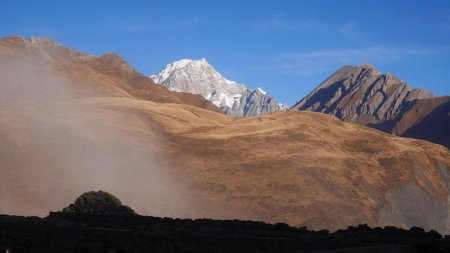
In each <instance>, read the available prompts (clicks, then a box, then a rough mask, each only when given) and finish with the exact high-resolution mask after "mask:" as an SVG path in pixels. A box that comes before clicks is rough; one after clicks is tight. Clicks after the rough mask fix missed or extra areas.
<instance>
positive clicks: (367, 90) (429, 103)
mask: <svg viewBox="0 0 450 253" xmlns="http://www.w3.org/2000/svg"><path fill="white" fill-rule="evenodd" d="M448 100H449V99H448V97H441V98H438V97H434V96H433V94H431V93H430V92H428V91H427V90H424V89H413V88H411V87H410V86H409V84H407V83H405V82H403V81H402V80H400V79H399V78H397V77H395V76H393V75H391V74H381V73H380V72H378V71H377V70H376V69H375V68H374V66H372V65H370V64H364V65H361V66H358V67H355V66H345V67H343V68H341V69H340V70H338V71H337V72H336V73H334V74H333V75H331V76H330V77H329V78H328V79H326V80H325V81H324V82H323V83H322V84H320V85H319V86H318V87H317V88H316V89H314V91H312V92H311V93H310V94H309V95H308V96H306V97H305V98H304V99H302V100H300V101H299V102H298V103H297V104H296V105H294V106H293V107H292V108H291V110H307V111H315V112H322V113H327V114H331V115H334V116H336V117H338V118H340V119H342V120H344V121H348V122H353V123H357V124H360V125H365V126H369V127H373V128H376V129H379V130H382V131H385V132H387V133H393V134H397V135H400V136H407V137H414V138H418V139H423V140H429V141H432V142H435V143H439V144H443V145H445V146H447V147H450V146H449V141H447V140H446V139H448V137H446V138H444V135H445V134H446V131H443V130H438V131H433V130H432V129H431V128H429V127H432V126H433V128H436V127H438V126H439V127H438V128H442V127H444V128H445V127H446V126H448V123H446V122H448V121H449V120H448V113H449V112H450V111H449V110H448V108H447V107H440V106H441V105H442V104H443V103H445V102H446V101H448ZM438 107H440V108H441V109H439V110H438ZM445 108H447V109H445ZM436 110H437V111H436ZM434 111H436V112H439V115H441V116H440V117H436V116H431V115H430V114H432V113H436V112H434ZM446 115H447V116H446ZM425 118H426V122H428V123H424V122H422V121H423V120H425ZM431 119H434V120H435V121H434V122H433V123H430V120H431ZM420 122H422V123H420ZM418 124H419V126H416V125H418ZM423 124H427V125H428V126H429V127H427V128H425V127H420V125H423ZM440 126H442V127H440ZM413 127H414V129H415V130H412V129H411V130H409V129H410V128H413ZM447 129H448V128H447ZM443 138H444V139H443Z"/></svg>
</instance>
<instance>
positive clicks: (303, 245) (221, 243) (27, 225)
mask: <svg viewBox="0 0 450 253" xmlns="http://www.w3.org/2000/svg"><path fill="white" fill-rule="evenodd" d="M0 252H1V253H3V252H8V253H16V252H17V253H18V252H222V253H224V252H369V253H370V252H450V238H447V237H444V238H443V237H442V236H441V235H440V234H439V233H437V232H435V231H430V232H425V231H424V230H423V229H421V228H411V229H410V230H404V229H400V228H396V227H385V228H370V227H368V226H366V225H360V226H358V227H348V228H347V229H345V230H338V231H336V232H334V233H329V232H328V231H326V230H322V231H309V230H307V229H306V228H294V227H290V226H288V225H286V224H275V225H273V224H266V223H263V222H255V221H240V220H209V219H198V220H191V219H171V218H157V217H150V216H141V215H138V214H136V213H134V211H133V210H132V209H131V208H129V207H127V206H124V205H122V204H121V203H120V201H119V200H118V199H117V198H115V197H114V196H113V195H111V194H109V193H106V192H102V191H100V192H89V193H85V194H83V195H82V196H80V197H79V198H78V199H77V200H76V201H75V203H74V204H71V205H70V206H68V207H66V208H64V209H63V211H62V212H51V213H50V214H49V216H47V217H45V218H39V217H19V216H7V215H0Z"/></svg>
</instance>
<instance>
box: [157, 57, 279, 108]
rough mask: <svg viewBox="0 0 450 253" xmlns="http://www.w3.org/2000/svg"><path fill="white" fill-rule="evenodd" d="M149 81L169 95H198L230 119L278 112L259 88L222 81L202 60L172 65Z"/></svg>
mask: <svg viewBox="0 0 450 253" xmlns="http://www.w3.org/2000/svg"><path fill="white" fill-rule="evenodd" d="M150 78H152V79H153V80H154V81H155V82H156V83H158V84H161V85H164V86H166V87H167V88H168V89H170V90H173V91H181V92H188V93H193V94H201V95H202V96H203V97H205V98H206V99H209V100H210V101H211V102H213V103H214V104H215V105H217V106H219V107H220V108H222V110H223V111H224V112H225V113H226V114H229V115H232V116H254V115H259V114H263V113H268V112H272V111H279V110H280V107H279V106H278V105H277V103H276V101H275V99H274V98H273V97H271V96H267V97H266V95H267V92H265V91H264V90H262V89H261V88H258V89H256V90H251V89H249V88H247V87H246V86H245V85H243V84H240V83H238V82H236V81H231V80H228V79H226V78H225V77H223V76H222V75H221V74H220V73H219V72H217V70H216V69H215V68H214V67H213V66H211V65H210V64H209V63H208V61H207V60H206V59H205V58H202V59H200V60H190V59H182V60H179V61H175V62H173V63H170V64H167V65H166V66H165V67H164V68H163V69H162V70H161V71H160V72H159V73H158V74H155V75H151V76H150ZM256 91H257V92H256ZM255 92H256V93H255Z"/></svg>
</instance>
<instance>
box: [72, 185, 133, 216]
mask: <svg viewBox="0 0 450 253" xmlns="http://www.w3.org/2000/svg"><path fill="white" fill-rule="evenodd" d="M63 213H77V214H89V215H120V216H123V215H134V211H133V209H131V208H130V207H128V206H124V205H122V203H121V202H120V200H119V199H118V198H117V197H116V196H114V195H112V194H111V193H108V192H104V191H97V192H95V191H91V192H86V193H84V194H82V195H81V196H80V197H78V198H77V199H76V200H75V203H73V204H70V205H69V206H68V207H66V208H64V209H63Z"/></svg>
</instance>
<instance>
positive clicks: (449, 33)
mask: <svg viewBox="0 0 450 253" xmlns="http://www.w3.org/2000/svg"><path fill="white" fill-rule="evenodd" d="M0 12H1V15H0V36H7V35H22V36H24V37H28V36H41V37H49V38H52V39H54V40H56V41H58V42H60V43H62V44H63V45H66V46H68V47H70V48H73V49H77V50H80V51H84V52H88V53H91V54H93V55H101V54H103V53H105V52H110V51H114V52H116V53H118V54H120V55H121V56H122V57H123V58H125V60H127V61H128V62H129V63H130V64H132V65H133V66H134V67H135V68H136V69H137V70H138V71H140V72H142V73H144V74H146V75H150V74H153V73H155V72H158V71H159V70H160V69H161V68H162V67H163V66H164V65H165V64H167V63H169V62H172V61H175V60H178V59H182V58H190V59H200V58H202V57H205V58H207V60H208V61H209V62H210V63H211V64H212V65H213V66H214V67H215V68H216V69H217V70H218V71H219V72H221V73H222V74H223V75H224V76H225V77H226V78H228V79H231V80H236V81H238V82H241V83H244V84H246V85H247V86H249V87H251V88H256V87H262V88H263V89H265V90H267V91H269V92H270V93H272V94H273V95H274V96H275V97H276V98H277V99H278V101H280V102H286V103H288V104H290V105H292V104H293V103H295V101H297V100H300V99H301V98H303V97H304V96H305V95H307V93H308V92H310V91H311V90H312V89H314V88H315V87H316V86H317V85H319V84H320V83H321V82H322V81H323V80H324V79H325V78H327V77H328V76H329V75H330V74H332V73H333V72H334V71H335V70H337V69H338V68H340V67H341V66H343V65H346V64H352V65H359V64H363V63H372V64H374V65H375V66H376V67H377V68H378V69H379V70H380V71H382V72H389V73H392V74H395V75H397V76H398V77H400V78H401V79H402V80H404V81H406V82H409V83H410V84H411V85H412V86H413V87H421V88H427V89H429V90H430V91H432V92H433V93H435V94H436V95H444V94H450V1H444V0H443V1H430V0H429V1H421V0H415V1H411V0H408V1H395V0H389V1H388V0H386V1H362V0H359V1H345V0H344V1H343V0H340V1H332V0H329V1H320V0H316V1H300V0H298V1H263V0H259V1H251V0H247V1H243V0H241V1H231V0H226V1H219V0H217V1H211V0H210V1H201V0H192V1H187V0H184V1H178V0H171V1H125V0H123V1H113V0H109V1H100V0H97V1H93V0H91V1H69V0H60V1H56V0H55V1H50V0H40V1H34V0H33V1H32V0H3V1H2V3H1V10H0Z"/></svg>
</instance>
